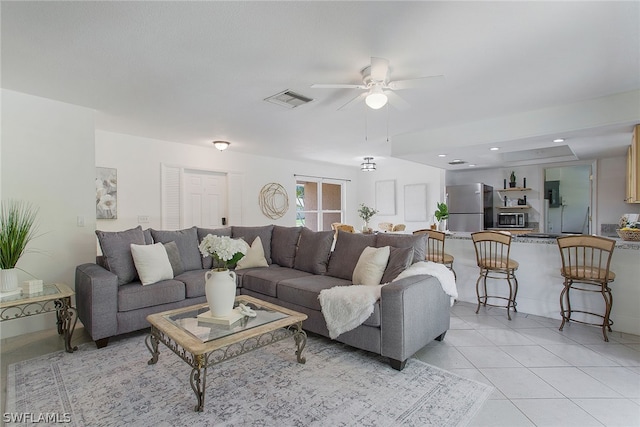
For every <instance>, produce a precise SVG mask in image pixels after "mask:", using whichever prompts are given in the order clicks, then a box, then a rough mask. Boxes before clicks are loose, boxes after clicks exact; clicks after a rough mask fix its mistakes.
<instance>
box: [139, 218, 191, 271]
mask: <svg viewBox="0 0 640 427" xmlns="http://www.w3.org/2000/svg"><path fill="white" fill-rule="evenodd" d="M151 235H152V236H153V241H154V242H156V243H169V242H175V243H176V245H177V246H178V250H179V251H180V258H181V259H182V265H183V266H184V269H185V271H189V270H200V269H202V260H201V259H202V256H201V254H200V250H199V249H198V232H197V227H191V228H186V229H184V230H169V231H166V230H154V229H153V228H152V229H151Z"/></svg>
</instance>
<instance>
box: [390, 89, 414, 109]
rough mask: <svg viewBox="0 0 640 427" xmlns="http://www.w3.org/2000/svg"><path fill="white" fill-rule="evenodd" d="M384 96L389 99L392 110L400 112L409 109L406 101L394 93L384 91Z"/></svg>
mask: <svg viewBox="0 0 640 427" xmlns="http://www.w3.org/2000/svg"><path fill="white" fill-rule="evenodd" d="M384 94H385V95H387V98H389V104H391V105H392V106H393V107H394V108H397V109H398V110H401V111H402V110H408V109H409V108H410V107H411V105H409V103H408V102H407V101H405V100H404V99H402V98H400V97H399V96H398V95H397V94H396V93H394V92H392V91H390V90H385V91H384Z"/></svg>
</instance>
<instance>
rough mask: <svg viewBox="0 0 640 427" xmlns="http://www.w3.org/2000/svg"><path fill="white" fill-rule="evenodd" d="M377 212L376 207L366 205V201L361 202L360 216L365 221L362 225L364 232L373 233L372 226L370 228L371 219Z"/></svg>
mask: <svg viewBox="0 0 640 427" xmlns="http://www.w3.org/2000/svg"><path fill="white" fill-rule="evenodd" d="M377 213H378V211H377V210H375V209H374V208H370V207H368V206H365V204H364V203H361V204H360V208H359V209H358V216H360V218H362V220H363V221H364V225H363V226H362V232H363V233H371V228H369V221H370V220H371V218H372V217H373V216H374V215H375V214H377Z"/></svg>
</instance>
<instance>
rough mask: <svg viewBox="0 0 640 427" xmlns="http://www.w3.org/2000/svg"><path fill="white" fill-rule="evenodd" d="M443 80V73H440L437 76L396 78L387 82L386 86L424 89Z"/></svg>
mask: <svg viewBox="0 0 640 427" xmlns="http://www.w3.org/2000/svg"><path fill="white" fill-rule="evenodd" d="M443 81H444V75H442V74H440V75H437V76H429V77H419V78H417V79H407V80H396V81H394V82H389V84H388V85H387V87H388V88H389V89H392V90H401V89H424V88H429V87H433V86H435V85H438V84H442V82H443Z"/></svg>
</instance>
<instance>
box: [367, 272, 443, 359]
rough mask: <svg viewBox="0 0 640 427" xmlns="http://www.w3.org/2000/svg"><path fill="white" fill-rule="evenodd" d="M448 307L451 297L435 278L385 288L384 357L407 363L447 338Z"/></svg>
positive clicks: (411, 279)
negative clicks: (445, 336) (443, 338)
mask: <svg viewBox="0 0 640 427" xmlns="http://www.w3.org/2000/svg"><path fill="white" fill-rule="evenodd" d="M449 307H450V297H449V295H447V294H445V293H444V291H443V290H442V286H441V285H440V282H439V281H438V279H436V278H435V277H433V276H429V275H418V276H411V277H406V278H404V279H401V280H398V281H397V282H391V283H389V284H388V285H385V286H383V287H382V294H381V297H380V314H381V328H380V329H381V335H382V344H381V355H382V356H386V357H389V358H391V359H395V360H397V361H404V360H406V359H408V358H409V357H411V356H412V355H413V354H414V353H415V352H416V351H418V350H420V349H421V348H422V347H424V346H425V345H427V344H428V343H430V342H431V341H432V340H433V339H435V338H437V337H439V336H440V335H442V334H444V333H445V332H446V331H447V330H448V329H449V324H450V313H449Z"/></svg>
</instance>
